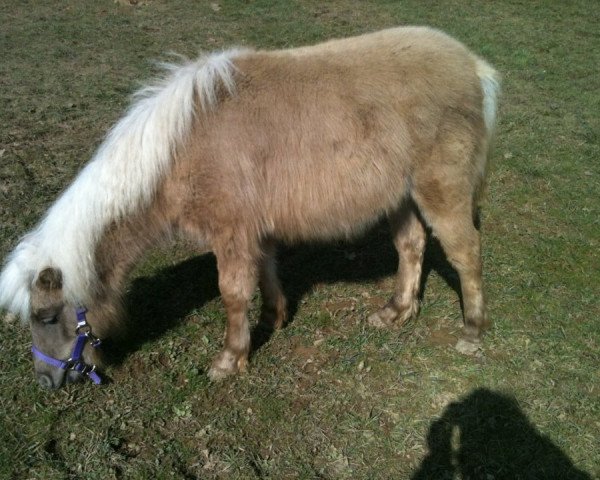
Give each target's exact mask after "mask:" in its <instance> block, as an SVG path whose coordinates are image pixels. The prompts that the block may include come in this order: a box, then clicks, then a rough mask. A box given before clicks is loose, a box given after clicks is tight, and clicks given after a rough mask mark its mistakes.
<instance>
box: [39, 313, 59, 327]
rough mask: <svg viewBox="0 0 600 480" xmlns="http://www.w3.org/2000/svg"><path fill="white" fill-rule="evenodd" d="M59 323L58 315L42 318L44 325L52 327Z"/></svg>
mask: <svg viewBox="0 0 600 480" xmlns="http://www.w3.org/2000/svg"><path fill="white" fill-rule="evenodd" d="M56 322H58V315H53V316H52V317H46V318H42V323H43V324H44V325H52V324H54V323H56Z"/></svg>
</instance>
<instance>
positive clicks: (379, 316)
mask: <svg viewBox="0 0 600 480" xmlns="http://www.w3.org/2000/svg"><path fill="white" fill-rule="evenodd" d="M418 311H419V303H418V302H413V303H412V304H410V305H408V306H404V307H396V306H395V305H394V304H393V302H389V303H388V304H387V305H386V306H385V307H383V308H382V309H381V310H379V311H377V312H375V313H372V314H371V315H369V317H368V318H367V322H368V323H369V325H371V326H373V327H376V328H384V327H391V326H395V327H400V326H402V325H404V324H405V323H406V322H407V321H408V320H410V319H412V318H414V317H416V316H417V313H418Z"/></svg>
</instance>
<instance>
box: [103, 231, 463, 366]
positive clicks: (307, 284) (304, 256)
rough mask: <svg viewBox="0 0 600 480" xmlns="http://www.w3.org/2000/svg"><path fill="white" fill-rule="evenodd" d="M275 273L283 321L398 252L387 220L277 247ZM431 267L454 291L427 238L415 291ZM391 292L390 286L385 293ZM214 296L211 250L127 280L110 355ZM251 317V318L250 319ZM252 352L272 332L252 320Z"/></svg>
mask: <svg viewBox="0 0 600 480" xmlns="http://www.w3.org/2000/svg"><path fill="white" fill-rule="evenodd" d="M277 257H278V274H279V278H280V280H281V283H282V286H283V290H284V293H285V295H286V297H287V300H288V319H287V324H290V323H291V322H293V320H294V317H295V315H296V313H297V311H298V308H299V305H300V301H301V300H302V299H303V298H304V297H305V296H306V295H307V294H308V293H310V292H311V291H312V290H313V289H314V288H315V286H317V285H322V284H332V283H338V282H373V281H378V280H381V279H383V278H386V277H389V276H391V275H393V274H394V273H395V272H396V269H397V266H398V256H397V253H396V251H395V249H394V246H393V244H392V240H391V236H390V232H389V228H388V226H387V223H384V222H382V223H380V224H378V225H377V226H376V227H375V228H373V229H372V230H370V231H369V233H367V234H366V235H365V236H363V237H361V238H359V239H358V240H356V241H353V242H346V241H344V242H333V243H327V244H312V245H306V244H305V245H301V246H296V247H286V246H281V247H280V248H279V252H278V256H277ZM432 271H436V272H438V273H439V274H440V275H441V276H442V277H443V278H444V279H445V281H446V282H447V283H448V285H450V286H451V287H452V288H453V289H454V290H455V291H456V292H457V294H459V295H460V293H459V292H460V288H459V282H458V277H457V276H456V273H455V272H454V270H453V269H452V267H450V265H449V264H448V262H447V260H446V257H445V255H444V253H443V251H442V249H441V247H440V246H439V244H438V243H437V241H435V240H433V239H431V238H430V239H429V240H428V244H427V249H426V253H425V259H424V264H423V275H422V279H421V295H422V292H423V290H424V288H425V284H426V283H427V279H428V277H429V275H430V273H431V272H432ZM391 293H392V292H391V291H390V292H389V294H391ZM218 296H219V290H218V278H217V267H216V261H215V258H214V256H213V255H212V254H206V255H202V256H199V257H194V258H190V259H188V260H185V261H183V262H181V263H179V264H177V265H174V266H170V267H167V268H164V269H162V270H160V271H159V272H157V273H156V274H155V275H153V276H151V277H140V278H137V279H135V280H134V281H133V283H132V285H131V286H130V288H129V291H128V292H127V294H126V297H125V298H126V312H127V313H126V314H127V316H128V319H127V325H128V328H127V330H128V331H127V334H126V336H125V338H124V339H122V340H121V341H120V342H116V343H112V344H110V345H109V346H108V348H109V349H110V358H111V361H112V363H113V364H120V363H122V362H123V360H124V359H125V358H126V357H127V356H128V355H129V354H130V353H131V352H133V351H136V350H138V349H139V348H140V347H141V346H142V345H143V344H145V343H147V342H150V341H153V340H156V339H157V338H160V337H161V336H162V335H163V334H164V333H166V332H167V331H169V330H170V329H172V328H175V327H176V326H177V325H178V323H179V321H180V319H181V318H183V317H185V316H186V315H188V314H189V313H190V312H191V311H193V310H197V309H201V308H202V307H203V305H205V304H206V303H207V302H209V301H211V300H213V299H214V298H216V297H218ZM251 320H254V319H251ZM253 323H254V324H255V325H256V326H255V327H254V328H253V329H252V334H251V338H252V351H253V352H255V351H256V350H257V349H259V348H260V347H261V346H262V345H264V344H265V343H266V342H268V341H269V339H270V338H271V335H272V334H273V331H272V330H271V329H269V328H268V327H266V326H265V325H262V324H259V323H258V322H253Z"/></svg>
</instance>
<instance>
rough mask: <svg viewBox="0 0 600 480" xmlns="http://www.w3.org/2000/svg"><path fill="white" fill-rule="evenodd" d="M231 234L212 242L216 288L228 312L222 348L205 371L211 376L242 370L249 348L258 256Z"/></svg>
mask: <svg viewBox="0 0 600 480" xmlns="http://www.w3.org/2000/svg"><path fill="white" fill-rule="evenodd" d="M233 238H234V237H233V236H232V237H230V238H228V239H227V240H226V241H224V242H219V243H218V245H215V246H213V249H214V253H215V256H216V257H217V268H218V270H219V290H220V291H221V298H222V299H223V304H224V305H225V310H226V312H227V327H226V329H225V341H224V346H223V350H222V351H221V352H220V353H219V354H218V355H217V356H216V357H215V359H214V360H213V362H212V365H211V368H210V370H209V372H208V375H209V377H210V378H211V379H213V380H219V379H221V378H223V377H226V376H227V375H231V374H234V373H237V372H239V371H245V370H246V367H247V364H248V353H249V351H250V327H249V325H248V317H247V312H248V307H249V305H250V301H251V299H252V295H253V293H254V290H255V289H256V284H257V278H258V272H257V265H258V258H260V257H259V255H258V253H251V252H250V250H249V249H247V248H243V247H241V246H240V245H239V244H236V242H235V241H234V240H233Z"/></svg>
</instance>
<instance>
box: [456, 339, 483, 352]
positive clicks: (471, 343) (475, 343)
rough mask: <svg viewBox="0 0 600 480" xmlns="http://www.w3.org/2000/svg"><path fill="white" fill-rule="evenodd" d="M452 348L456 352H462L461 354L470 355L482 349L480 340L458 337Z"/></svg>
mask: <svg viewBox="0 0 600 480" xmlns="http://www.w3.org/2000/svg"><path fill="white" fill-rule="evenodd" d="M454 348H455V349H456V351H457V352H459V353H462V354H463V355H468V356H470V357H472V356H474V355H476V354H477V353H478V352H480V351H481V349H482V348H481V341H480V340H473V339H466V338H459V339H458V342H456V345H455V346H454Z"/></svg>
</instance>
